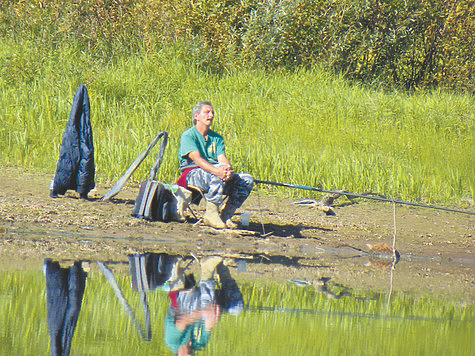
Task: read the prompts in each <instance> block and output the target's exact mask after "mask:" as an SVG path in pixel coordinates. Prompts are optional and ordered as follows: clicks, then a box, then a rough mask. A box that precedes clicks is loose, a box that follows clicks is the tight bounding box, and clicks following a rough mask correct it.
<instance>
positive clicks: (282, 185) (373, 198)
mask: <svg viewBox="0 0 475 356" xmlns="http://www.w3.org/2000/svg"><path fill="white" fill-rule="evenodd" d="M254 182H255V183H257V184H268V185H275V186H278V187H287V188H294V189H303V190H311V191H314V192H321V193H329V194H341V195H346V196H347V198H348V199H352V198H364V199H371V200H379V201H384V202H393V203H395V204H401V205H410V206H417V207H420V208H429V209H436V210H445V211H450V212H452V213H461V214H469V215H475V213H474V212H472V211H464V210H458V209H452V208H446V207H443V206H435V205H427V204H421V203H413V202H410V201H404V200H395V199H388V198H383V197H378V196H374V195H366V194H358V193H349V192H345V191H341V190H340V191H338V190H328V189H322V188H316V187H306V186H303V185H297V184H290V183H278V182H271V181H268V180H260V179H254Z"/></svg>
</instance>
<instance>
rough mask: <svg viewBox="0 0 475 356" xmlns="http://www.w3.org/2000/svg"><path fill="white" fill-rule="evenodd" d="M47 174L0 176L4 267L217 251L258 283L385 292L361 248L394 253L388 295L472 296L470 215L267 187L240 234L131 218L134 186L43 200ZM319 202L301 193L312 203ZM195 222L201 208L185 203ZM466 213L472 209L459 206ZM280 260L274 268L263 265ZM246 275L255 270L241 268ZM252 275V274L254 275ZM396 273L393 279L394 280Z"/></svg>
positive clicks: (376, 267)
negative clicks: (289, 194) (324, 202)
mask: <svg viewBox="0 0 475 356" xmlns="http://www.w3.org/2000/svg"><path fill="white" fill-rule="evenodd" d="M51 178H52V174H44V173H38V172H33V171H24V170H20V169H17V168H12V167H3V168H1V171H0V257H1V261H0V264H1V266H2V267H3V268H14V266H19V265H21V264H22V261H24V260H27V259H28V260H31V259H33V260H34V259H35V258H36V259H42V258H44V257H52V258H62V259H89V260H126V259H127V258H126V255H127V254H129V253H135V252H169V253H178V254H183V255H189V254H190V253H193V254H195V255H197V256H202V255H207V254H214V253H218V254H221V255H225V256H228V257H240V258H247V259H248V260H249V261H250V262H256V261H259V272H258V274H259V275H262V276H264V277H263V278H267V279H268V278H272V279H276V280H279V279H282V280H285V279H288V278H303V279H305V278H307V279H311V278H315V275H317V276H323V275H325V276H330V277H332V278H334V279H335V280H337V281H338V282H339V283H342V284H345V285H347V286H349V287H352V288H361V287H365V286H370V287H373V288H376V289H378V288H379V289H381V290H383V289H385V288H386V287H387V281H388V275H389V272H388V271H389V265H390V263H389V264H388V263H387V260H382V262H381V260H378V261H375V260H374V259H372V258H370V257H371V255H368V254H367V252H368V251H369V247H368V244H370V245H375V244H378V243H385V244H387V245H389V246H391V245H392V238H393V234H394V231H395V233H396V249H397V250H398V252H399V253H400V255H401V258H400V261H399V263H398V264H397V265H396V268H395V270H394V276H396V278H394V281H395V287H396V288H395V290H404V291H414V292H416V291H418V292H430V293H432V292H435V293H442V294H450V295H456V296H460V297H462V298H463V299H464V300H469V301H470V302H472V301H473V299H474V294H475V293H474V291H475V278H474V271H475V263H474V261H475V260H474V257H473V251H474V246H475V243H474V238H473V233H474V216H473V215H468V214H460V213H452V212H445V211H438V210H433V209H426V208H414V207H407V206H402V205H399V206H396V209H395V221H396V225H395V227H396V229H395V230H394V215H393V206H392V204H391V203H378V202H374V201H369V200H366V201H365V200H363V199H358V200H354V201H353V202H351V201H349V200H347V199H346V198H345V197H341V198H339V199H338V200H337V201H336V202H335V206H334V211H335V213H336V215H333V216H332V215H326V214H324V213H323V212H322V211H320V210H319V209H317V208H315V207H311V206H310V207H309V206H299V205H295V204H293V202H294V200H295V199H291V198H280V197H279V196H278V195H276V194H277V193H274V194H273V193H272V192H270V191H269V190H267V189H262V190H260V192H258V191H257V190H256V191H255V192H253V194H252V195H251V197H250V198H249V199H248V201H246V203H245V204H244V206H243V207H242V208H241V209H240V210H239V211H238V214H237V216H236V217H235V221H236V222H239V221H240V217H239V214H240V213H244V212H246V213H250V215H251V223H250V225H249V227H246V228H245V229H243V227H240V228H241V230H237V231H232V230H225V231H217V230H213V229H209V228H206V227H203V226H201V225H200V224H199V223H198V224H195V223H196V219H194V218H193V217H190V219H189V221H188V222H186V223H178V222H171V223H160V222H147V221H142V220H138V219H135V218H133V217H131V214H130V213H131V211H132V208H133V204H134V200H135V196H136V195H137V193H138V188H137V187H136V186H134V185H133V184H130V186H128V187H126V188H124V189H123V190H122V191H121V192H120V193H119V194H118V195H117V196H116V197H115V198H113V199H112V200H110V201H101V200H100V198H101V197H102V196H103V195H104V194H105V193H106V192H107V191H108V190H109V189H110V188H111V186H105V185H98V187H97V190H94V191H93V192H92V194H90V197H91V199H90V200H89V201H85V200H81V199H79V196H78V194H77V193H76V192H73V191H70V192H67V193H66V195H65V196H62V197H60V198H58V199H52V198H50V197H49V188H48V187H49V183H50V180H51ZM321 197H322V195H320V194H317V193H309V196H308V198H309V199H314V200H319V199H320V198H321ZM192 208H193V210H194V212H195V213H196V215H197V216H198V217H199V216H200V215H201V214H202V212H203V208H202V206H198V207H197V206H192ZM465 209H467V210H468V211H472V212H473V211H475V208H474V207H473V206H472V207H467V208H465ZM270 262H281V264H280V267H275V266H274V265H271V264H269V263H270ZM248 266H249V267H248V271H252V269H253V268H258V267H257V264H255V266H254V267H253V265H252V263H250V264H248ZM256 273H257V272H256ZM397 276H400V278H397Z"/></svg>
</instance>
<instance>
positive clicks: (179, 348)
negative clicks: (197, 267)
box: [165, 256, 244, 355]
mask: <svg viewBox="0 0 475 356" xmlns="http://www.w3.org/2000/svg"><path fill="white" fill-rule="evenodd" d="M216 272H217V273H218V277H219V280H220V283H221V289H219V290H216V286H217V283H216V281H215V279H214V275H215V273H216ZM169 297H170V300H171V306H170V308H169V310H168V314H167V317H166V320H165V343H166V345H167V346H168V348H169V349H170V350H171V351H173V352H174V353H175V354H177V355H190V354H191V353H192V352H193V351H194V350H199V349H202V348H204V347H205V346H206V345H207V343H208V342H209V338H210V336H211V331H212V329H213V328H214V327H215V326H216V324H217V323H218V321H219V319H220V318H221V313H222V311H223V310H224V311H228V312H230V313H234V314H237V313H239V312H240V311H241V310H242V308H243V305H244V302H243V298H242V294H241V292H240V291H239V288H238V286H237V284H236V282H235V281H234V280H232V278H231V275H230V273H229V270H228V268H227V267H226V266H224V264H223V263H222V258H221V257H217V256H212V257H208V258H206V259H205V260H204V261H203V262H202V263H201V278H200V282H199V284H198V285H195V286H193V287H192V288H191V289H179V290H175V291H172V292H170V293H169Z"/></svg>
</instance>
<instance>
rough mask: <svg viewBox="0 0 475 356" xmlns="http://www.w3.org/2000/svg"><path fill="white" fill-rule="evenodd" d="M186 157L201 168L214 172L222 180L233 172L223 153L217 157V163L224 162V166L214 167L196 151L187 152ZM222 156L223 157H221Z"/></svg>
mask: <svg viewBox="0 0 475 356" xmlns="http://www.w3.org/2000/svg"><path fill="white" fill-rule="evenodd" d="M188 157H189V158H190V159H191V160H192V161H193V162H194V163H195V164H196V165H197V166H198V167H200V168H201V169H203V170H205V171H206V172H209V173H211V174H214V175H215V176H216V177H218V178H220V179H222V180H223V181H227V180H228V179H229V178H230V177H231V175H232V174H233V170H232V168H231V165H230V164H229V160H228V159H227V158H226V156H225V155H224V154H222V155H220V156H219V157H218V162H219V163H224V164H225V166H220V167H215V166H213V165H212V164H211V163H209V162H208V161H207V160H205V159H204V158H203V157H201V155H200V153H199V152H198V151H193V152H190V153H188ZM223 157H224V158H223Z"/></svg>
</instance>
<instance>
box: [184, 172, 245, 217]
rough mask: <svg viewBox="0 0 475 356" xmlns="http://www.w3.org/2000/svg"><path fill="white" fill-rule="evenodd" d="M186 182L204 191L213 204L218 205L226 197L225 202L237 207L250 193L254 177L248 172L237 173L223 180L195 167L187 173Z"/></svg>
mask: <svg viewBox="0 0 475 356" xmlns="http://www.w3.org/2000/svg"><path fill="white" fill-rule="evenodd" d="M216 166H218V165H216ZM186 183H187V185H191V186H193V187H197V188H199V189H200V190H201V191H203V192H205V197H206V200H207V201H209V202H211V203H213V204H216V205H220V204H221V203H222V202H223V201H224V199H225V198H226V197H228V202H227V204H232V205H234V206H236V207H237V208H239V207H240V206H241V205H242V203H244V201H245V200H246V199H247V197H248V196H249V194H251V191H252V187H253V186H254V178H252V176H251V175H250V174H248V173H239V174H234V175H233V176H232V177H231V178H230V179H229V180H228V181H226V182H224V181H223V180H221V179H220V178H218V177H216V176H215V175H214V174H211V173H208V172H206V171H205V170H203V169H201V168H196V169H193V170H192V171H190V173H188V176H187V177H186Z"/></svg>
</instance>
